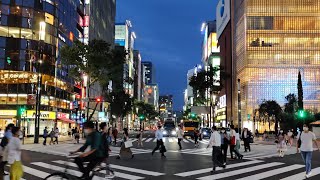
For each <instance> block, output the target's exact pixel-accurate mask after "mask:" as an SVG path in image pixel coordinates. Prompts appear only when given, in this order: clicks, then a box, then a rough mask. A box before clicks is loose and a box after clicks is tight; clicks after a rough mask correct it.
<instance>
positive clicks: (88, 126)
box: [70, 121, 105, 179]
mask: <svg viewBox="0 0 320 180" xmlns="http://www.w3.org/2000/svg"><path fill="white" fill-rule="evenodd" d="M84 132H85V134H86V135H87V138H86V142H85V144H84V145H83V146H82V147H81V148H79V149H78V150H76V151H74V152H71V153H70V154H74V153H77V152H84V151H85V150H86V149H87V147H88V146H90V148H91V150H90V151H87V152H84V153H83V154H81V155H80V156H78V157H76V158H75V163H76V164H77V165H78V167H79V170H80V171H81V172H82V173H83V175H82V177H81V178H82V179H89V174H90V171H91V170H92V169H93V168H94V167H95V166H96V165H97V164H99V163H100V162H102V161H103V160H104V158H105V157H104V152H103V150H102V148H101V143H102V142H101V134H100V133H99V132H97V131H96V130H95V129H94V123H93V122H92V121H88V122H86V123H85V124H84ZM84 162H89V164H88V165H87V167H84V166H83V163H84Z"/></svg>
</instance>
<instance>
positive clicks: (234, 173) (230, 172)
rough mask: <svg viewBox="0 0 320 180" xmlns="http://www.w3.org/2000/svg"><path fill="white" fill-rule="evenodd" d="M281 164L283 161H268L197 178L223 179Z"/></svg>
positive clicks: (206, 179)
mask: <svg viewBox="0 0 320 180" xmlns="http://www.w3.org/2000/svg"><path fill="white" fill-rule="evenodd" d="M281 164H283V163H280V162H273V163H268V164H261V165H258V166H253V167H248V168H244V169H239V170H235V171H229V172H224V173H220V174H214V175H210V176H205V177H201V178H197V179H200V180H214V179H222V178H227V177H231V176H236V175H239V174H242V173H247V172H253V171H257V170H260V169H265V168H270V167H274V166H279V165H281Z"/></svg>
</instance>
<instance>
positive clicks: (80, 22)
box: [79, 16, 83, 27]
mask: <svg viewBox="0 0 320 180" xmlns="http://www.w3.org/2000/svg"><path fill="white" fill-rule="evenodd" d="M79 25H80V26H81V27H83V19H82V17H81V16H79Z"/></svg>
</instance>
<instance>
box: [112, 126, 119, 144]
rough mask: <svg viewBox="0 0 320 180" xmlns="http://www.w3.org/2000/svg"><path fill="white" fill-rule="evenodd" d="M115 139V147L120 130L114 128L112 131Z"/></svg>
mask: <svg viewBox="0 0 320 180" xmlns="http://www.w3.org/2000/svg"><path fill="white" fill-rule="evenodd" d="M112 135H113V139H114V145H115V146H117V138H118V130H117V128H114V129H113V131H112Z"/></svg>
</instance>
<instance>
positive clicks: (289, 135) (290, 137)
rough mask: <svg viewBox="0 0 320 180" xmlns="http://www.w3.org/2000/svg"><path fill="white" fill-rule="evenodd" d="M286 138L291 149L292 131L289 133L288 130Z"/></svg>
mask: <svg viewBox="0 0 320 180" xmlns="http://www.w3.org/2000/svg"><path fill="white" fill-rule="evenodd" d="M287 138H288V141H289V146H290V147H291V146H292V143H293V130H292V131H290V130H289V131H288V133H287Z"/></svg>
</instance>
